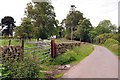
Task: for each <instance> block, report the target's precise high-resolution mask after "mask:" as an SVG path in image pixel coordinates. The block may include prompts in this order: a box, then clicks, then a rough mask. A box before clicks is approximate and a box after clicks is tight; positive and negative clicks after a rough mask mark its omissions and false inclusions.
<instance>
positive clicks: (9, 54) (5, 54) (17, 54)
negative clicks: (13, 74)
mask: <svg viewBox="0 0 120 80" xmlns="http://www.w3.org/2000/svg"><path fill="white" fill-rule="evenodd" d="M23 53H24V50H23V48H21V46H12V45H10V46H0V54H2V55H1V57H2V59H3V61H4V60H9V59H11V58H14V59H21V58H23Z"/></svg>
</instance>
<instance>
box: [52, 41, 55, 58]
mask: <svg viewBox="0 0 120 80" xmlns="http://www.w3.org/2000/svg"><path fill="white" fill-rule="evenodd" d="M51 58H55V41H54V40H51Z"/></svg>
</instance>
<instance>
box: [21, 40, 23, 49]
mask: <svg viewBox="0 0 120 80" xmlns="http://www.w3.org/2000/svg"><path fill="white" fill-rule="evenodd" d="M21 48H22V49H23V51H24V40H21Z"/></svg>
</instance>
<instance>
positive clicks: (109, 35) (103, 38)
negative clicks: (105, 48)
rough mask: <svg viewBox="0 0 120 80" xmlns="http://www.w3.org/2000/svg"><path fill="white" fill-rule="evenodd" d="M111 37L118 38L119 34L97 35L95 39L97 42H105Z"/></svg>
mask: <svg viewBox="0 0 120 80" xmlns="http://www.w3.org/2000/svg"><path fill="white" fill-rule="evenodd" d="M109 38H111V39H115V40H118V34H112V33H105V34H101V35H99V36H96V37H95V38H94V40H93V41H94V43H95V44H104V42H105V41H106V40H107V39H109Z"/></svg>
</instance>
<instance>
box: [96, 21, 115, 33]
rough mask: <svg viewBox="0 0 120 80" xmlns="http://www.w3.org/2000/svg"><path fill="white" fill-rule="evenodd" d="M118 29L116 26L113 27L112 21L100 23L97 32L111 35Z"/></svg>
mask: <svg viewBox="0 0 120 80" xmlns="http://www.w3.org/2000/svg"><path fill="white" fill-rule="evenodd" d="M116 29H117V27H116V26H115V25H112V23H111V22H110V20H103V21H100V23H99V24H98V26H97V27H96V31H97V32H98V33H99V34H104V33H110V32H112V31H115V30H116Z"/></svg>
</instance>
